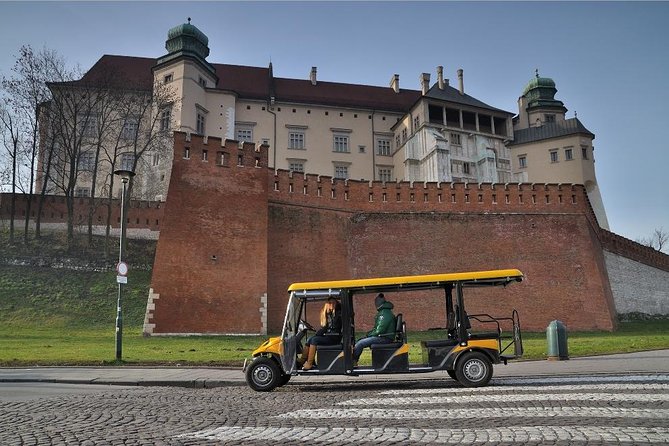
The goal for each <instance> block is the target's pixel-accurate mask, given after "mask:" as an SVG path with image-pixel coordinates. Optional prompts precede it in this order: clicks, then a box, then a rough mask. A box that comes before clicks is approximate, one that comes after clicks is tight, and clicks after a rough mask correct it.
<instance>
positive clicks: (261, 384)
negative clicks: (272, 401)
mask: <svg viewBox="0 0 669 446" xmlns="http://www.w3.org/2000/svg"><path fill="white" fill-rule="evenodd" d="M246 382H247V383H248V385H249V387H251V388H252V389H253V390H255V391H257V392H269V391H271V390H274V389H275V388H276V387H277V386H279V383H280V382H281V371H280V370H279V365H278V364H277V363H276V361H274V360H273V359H272V358H266V357H263V356H260V357H258V358H256V359H254V360H253V362H252V363H251V365H250V366H249V368H248V369H247V370H246Z"/></svg>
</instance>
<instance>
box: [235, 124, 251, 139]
mask: <svg viewBox="0 0 669 446" xmlns="http://www.w3.org/2000/svg"><path fill="white" fill-rule="evenodd" d="M236 139H237V141H253V129H251V128H247V127H244V128H238V129H237V132H236Z"/></svg>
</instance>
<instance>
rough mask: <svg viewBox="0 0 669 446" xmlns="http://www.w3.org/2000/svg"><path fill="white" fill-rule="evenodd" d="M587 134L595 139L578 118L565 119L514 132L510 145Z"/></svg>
mask: <svg viewBox="0 0 669 446" xmlns="http://www.w3.org/2000/svg"><path fill="white" fill-rule="evenodd" d="M577 134H585V135H588V136H590V137H592V138H593V139H594V138H595V134H594V133H592V132H591V131H590V130H588V129H587V128H585V126H584V125H583V124H582V123H581V121H579V120H578V118H570V119H565V120H564V121H557V122H549V123H544V124H543V125H541V126H539V127H530V128H527V129H521V130H514V132H513V142H511V143H510V145H513V146H515V145H518V144H527V143H531V142H536V141H541V140H544V139H551V138H561V137H563V136H570V135H577Z"/></svg>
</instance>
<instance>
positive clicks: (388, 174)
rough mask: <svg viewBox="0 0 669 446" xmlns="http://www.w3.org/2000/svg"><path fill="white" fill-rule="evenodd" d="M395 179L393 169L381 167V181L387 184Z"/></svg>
mask: <svg viewBox="0 0 669 446" xmlns="http://www.w3.org/2000/svg"><path fill="white" fill-rule="evenodd" d="M392 178H393V169H391V168H389V167H379V181H383V182H384V183H387V182H388V181H392Z"/></svg>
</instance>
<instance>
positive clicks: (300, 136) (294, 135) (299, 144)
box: [288, 131, 304, 150]
mask: <svg viewBox="0 0 669 446" xmlns="http://www.w3.org/2000/svg"><path fill="white" fill-rule="evenodd" d="M288 148H289V149H295V150H304V132H295V131H293V132H288Z"/></svg>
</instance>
